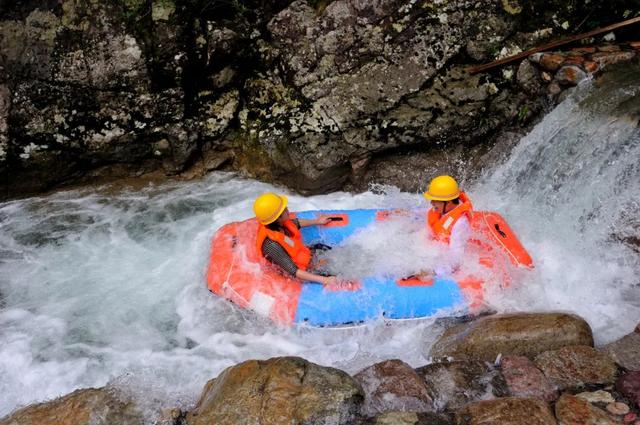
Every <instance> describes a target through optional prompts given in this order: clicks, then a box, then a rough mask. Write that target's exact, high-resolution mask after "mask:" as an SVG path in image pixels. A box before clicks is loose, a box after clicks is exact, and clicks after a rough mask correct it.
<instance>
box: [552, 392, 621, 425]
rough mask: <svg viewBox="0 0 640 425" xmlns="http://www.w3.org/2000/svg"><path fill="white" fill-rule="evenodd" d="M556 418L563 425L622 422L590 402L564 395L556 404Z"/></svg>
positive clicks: (608, 424)
mask: <svg viewBox="0 0 640 425" xmlns="http://www.w3.org/2000/svg"><path fill="white" fill-rule="evenodd" d="M556 418H558V421H559V422H560V423H561V424H563V425H614V424H619V423H620V422H618V421H616V420H614V419H612V418H611V417H609V415H607V413H606V412H605V411H603V410H601V409H598V408H597V407H595V406H592V405H591V404H590V403H589V402H588V401H586V400H583V399H581V398H579V397H575V396H572V395H569V394H563V395H562V396H561V397H560V399H559V400H558V401H557V402H556Z"/></svg>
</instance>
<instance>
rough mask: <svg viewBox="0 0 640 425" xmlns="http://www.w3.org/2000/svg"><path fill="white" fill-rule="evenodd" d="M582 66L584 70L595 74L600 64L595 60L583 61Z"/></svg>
mask: <svg viewBox="0 0 640 425" xmlns="http://www.w3.org/2000/svg"><path fill="white" fill-rule="evenodd" d="M582 66H583V68H584V70H585V71H587V72H588V73H590V74H595V73H596V72H598V71H599V70H600V65H598V63H597V62H594V61H585V62H584V63H583V64H582Z"/></svg>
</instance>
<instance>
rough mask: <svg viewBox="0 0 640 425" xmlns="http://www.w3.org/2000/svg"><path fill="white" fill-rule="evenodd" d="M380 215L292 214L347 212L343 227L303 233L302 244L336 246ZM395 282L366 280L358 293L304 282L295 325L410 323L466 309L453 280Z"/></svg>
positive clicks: (355, 212) (364, 212)
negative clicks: (377, 320)
mask: <svg viewBox="0 0 640 425" xmlns="http://www.w3.org/2000/svg"><path fill="white" fill-rule="evenodd" d="M378 211H380V210H346V211H328V210H321V211H304V212H299V213H297V214H296V216H297V217H298V218H304V219H312V218H315V217H317V216H318V215H321V214H322V215H337V214H348V216H349V223H348V224H347V225H346V226H340V227H322V226H310V227H305V228H303V229H302V237H303V240H304V242H305V243H306V244H308V245H313V244H315V243H323V244H326V245H330V246H335V245H338V244H340V243H341V242H342V241H343V240H344V239H345V238H347V237H348V236H350V235H352V234H353V233H354V232H356V231H357V230H360V229H363V228H365V227H367V226H369V225H371V224H373V223H374V222H375V220H376V213H377V212H378ZM396 278H397V277H393V278H392V277H369V278H365V279H363V280H362V281H361V282H360V283H361V287H360V289H358V290H356V291H348V290H341V291H330V290H327V289H325V288H323V287H322V286H321V285H318V284H312V283H308V284H305V285H303V288H302V293H301V294H300V298H299V301H298V309H297V311H296V317H295V323H298V324H302V323H305V324H308V325H311V326H335V325H341V324H349V323H360V322H363V321H367V320H371V319H375V318H379V317H384V318H386V319H414V318H421V317H428V316H433V315H435V314H436V313H438V311H439V310H443V309H451V308H462V307H464V297H463V294H462V292H461V290H460V287H459V286H458V284H457V283H456V281H455V280H452V279H446V278H440V277H436V278H435V279H434V282H433V285H431V286H426V285H425V286H401V285H399V284H398V283H397V282H396Z"/></svg>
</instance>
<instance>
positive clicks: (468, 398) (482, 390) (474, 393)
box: [416, 361, 508, 411]
mask: <svg viewBox="0 0 640 425" xmlns="http://www.w3.org/2000/svg"><path fill="white" fill-rule="evenodd" d="M416 372H418V374H420V375H421V376H422V377H423V378H424V380H425V382H426V383H427V387H428V388H429V392H430V394H432V397H433V400H434V403H435V406H436V408H437V409H438V410H439V411H443V410H448V411H453V410H456V409H458V408H460V407H462V406H464V405H465V404H467V403H469V402H472V401H477V400H486V399H490V398H495V397H501V396H504V395H507V394H508V392H507V390H506V387H505V383H504V381H503V379H502V376H501V375H500V372H499V371H498V370H496V369H495V368H494V367H493V366H491V365H490V364H487V363H485V362H481V361H459V362H443V363H434V364H430V365H427V366H423V367H420V368H418V369H416Z"/></svg>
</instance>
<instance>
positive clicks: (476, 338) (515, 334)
mask: <svg viewBox="0 0 640 425" xmlns="http://www.w3.org/2000/svg"><path fill="white" fill-rule="evenodd" d="M580 344H584V345H593V335H592V333H591V328H590V327H589V325H588V324H587V322H585V321H584V319H582V318H580V317H578V316H575V315H572V314H565V313H540V314H532V313H520V314H504V315H494V316H487V317H483V318H481V319H478V320H475V321H473V322H471V323H466V324H462V325H458V326H455V327H452V328H449V329H447V330H446V331H445V333H444V334H443V335H442V337H440V338H439V339H438V340H437V341H436V342H435V344H434V345H433V347H432V348H431V351H430V355H431V356H432V357H434V358H438V357H449V356H450V357H453V358H455V359H481V360H486V361H494V360H495V359H496V357H497V356H498V354H502V355H523V356H527V357H529V358H533V357H534V356H535V355H537V354H539V353H542V352H544V351H548V350H553V349H556V348H560V347H564V346H567V345H580Z"/></svg>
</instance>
